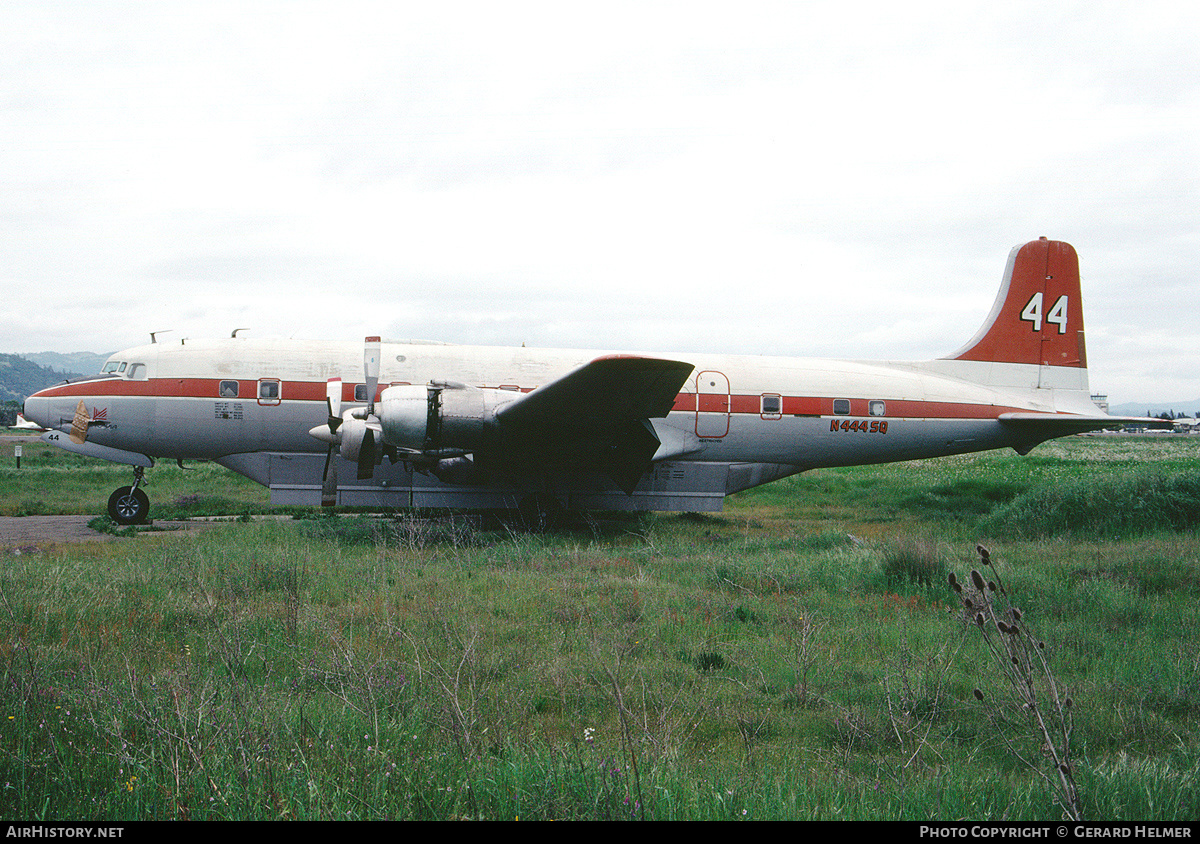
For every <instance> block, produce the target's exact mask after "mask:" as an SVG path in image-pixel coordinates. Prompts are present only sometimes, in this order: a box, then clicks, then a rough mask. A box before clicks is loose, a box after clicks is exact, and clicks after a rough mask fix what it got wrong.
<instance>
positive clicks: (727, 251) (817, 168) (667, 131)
mask: <svg viewBox="0 0 1200 844" xmlns="http://www.w3.org/2000/svg"><path fill="white" fill-rule="evenodd" d="M1197 44H1200V4H1196V3H1194V2H1191V3H1185V2H1169V3H1168V2H1162V3H1155V2H1143V3H1128V2H1119V3H1116V2H1113V3H1107V2H1080V3H1067V2H1053V0H1041V2H1035V3H1023V2H994V1H993V2H988V3H970V2H961V0H960V1H959V2H947V3H929V2H907V3H878V2H872V3H866V4H858V3H853V2H828V3H805V2H798V1H797V0H787V2H779V3H769V2H753V1H752V0H751V2H747V0H739V2H737V3H703V2H695V0H693V1H692V2H680V3H654V2H647V0H638V1H637V2H631V3H622V2H612V0H608V2H603V3H586V2H573V3H564V2H561V0H559V2H548V3H528V2H519V0H516V1H515V2H514V1H512V0H510V2H506V3H496V2H460V3H456V2H439V3H421V4H417V3H406V2H380V3H368V2H354V0H349V2H348V1H347V0H337V2H328V3H304V2H296V0H288V2H278V3H276V2H254V0H237V2H219V0H204V2H194V0H192V1H191V2H186V3H185V2H176V1H175V0H155V2H146V3H133V2H130V3H119V2H103V0H87V2H78V3H72V2H66V0H57V2H53V3H47V2H44V0H29V1H28V2H26V0H3V2H2V3H0V285H2V287H0V290H2V292H3V299H2V301H0V351H3V352H38V351H46V350H52V351H61V352H72V351H94V352H109V351H113V350H116V349H120V348H123V347H127V346H132V345H139V344H141V343H144V342H146V341H147V340H148V337H149V334H148V332H150V331H159V330H167V329H170V330H173V332H174V333H173V334H169V335H165V336H164V340H165V341H177V340H178V338H182V337H205V336H228V335H229V332H230V331H231V330H232V329H234V328H238V327H248V328H250V329H252V331H251V334H250V336H258V337H271V336H282V337H304V338H336V339H353V340H357V339H359V338H361V337H363V336H364V335H366V334H381V335H383V336H385V337H389V338H395V339H401V338H409V337H414V338H426V339H439V340H449V341H454V342H463V343H472V342H474V343H484V344H512V345H519V344H521V343H525V344H526V345H528V346H566V347H583V348H597V349H631V350H632V349H636V350H645V351H651V352H660V353H662V352H687V351H712V352H735V353H747V354H783V355H799V356H818V357H851V358H880V359H909V360H911V359H923V358H928V357H937V356H939V355H943V354H946V353H949V352H952V351H954V350H956V349H957V348H959V347H960V346H961V345H962V344H963V343H964V342H965V341H966V340H967V339H968V338H969V337H970V336H971V335H972V334H973V333H974V331H975V329H976V328H977V327H978V325H979V324H980V323H981V322H982V320H983V318H984V316H985V315H986V314H987V313H988V310H989V308H990V306H991V303H992V299H993V298H994V296H995V294H996V290H997V287H998V285H999V282H1000V276H1001V273H1002V271H1003V269H1004V264H1005V260H1006V259H1007V256H1008V253H1009V250H1010V249H1011V248H1012V247H1013V246H1015V245H1017V244H1020V243H1023V242H1025V241H1027V240H1031V239H1034V238H1037V237H1038V236H1041V235H1045V236H1048V237H1051V238H1053V239H1061V240H1066V241H1069V242H1071V243H1072V244H1074V245H1075V247H1076V249H1077V250H1078V251H1079V255H1080V262H1081V267H1082V273H1083V282H1084V312H1085V321H1086V327H1087V340H1088V357H1089V364H1090V368H1091V381H1092V388H1093V390H1096V391H1101V392H1107V393H1108V394H1109V396H1110V398H1111V400H1112V401H1113V402H1114V403H1118V402H1124V401H1152V400H1154V401H1170V400H1177V401H1182V400H1188V399H1194V398H1197V397H1198V396H1200V381H1198V374H1200V296H1197V294H1196V287H1195V276H1196V273H1197V269H1198V268H1200V232H1198V229H1197V224H1198V222H1200V50H1198V49H1197ZM448 375H449V376H451V377H452V376H453V373H448Z"/></svg>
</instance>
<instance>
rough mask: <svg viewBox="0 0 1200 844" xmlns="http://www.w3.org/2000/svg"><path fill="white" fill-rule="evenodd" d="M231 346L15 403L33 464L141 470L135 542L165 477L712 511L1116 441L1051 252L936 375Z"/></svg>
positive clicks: (117, 371)
mask: <svg viewBox="0 0 1200 844" xmlns="http://www.w3.org/2000/svg"><path fill="white" fill-rule="evenodd" d="M234 334H235V336H234V337H231V338H230V339H227V340H217V341H190V340H189V341H187V342H185V343H182V344H179V345H174V344H172V345H167V344H164V343H151V344H150V345H146V346H139V347H136V348H132V349H126V350H125V351H122V352H118V353H117V354H115V355H113V356H112V357H111V358H109V360H108V362H107V363H106V364H105V366H104V370H103V372H102V373H101V374H100V375H98V376H95V377H92V378H87V379H83V380H79V381H73V382H67V383H63V384H59V385H57V386H55V387H50V388H49V389H45V390H42V391H41V392H39V393H36V394H35V395H33V396H30V397H29V399H28V400H27V401H26V402H25V408H24V412H25V417H26V418H27V419H29V420H30V421H32V422H35V423H36V424H38V425H41V426H43V427H45V428H47V429H48V431H47V433H45V434H43V436H42V439H43V440H45V441H47V442H50V443H53V444H55V445H57V446H61V447H62V448H65V449H67V450H68V451H73V452H78V453H81V454H85V455H91V456H94V457H99V458H102V459H105V460H111V461H115V462H118V463H126V464H129V465H131V466H133V467H134V482H133V484H132V485H130V486H126V487H122V488H121V489H118V490H117V491H116V492H114V493H113V495H112V498H111V499H110V501H109V513H110V515H111V516H112V518H113V519H114V520H116V521H117V522H120V523H123V524H129V523H136V522H141V521H143V520H145V518H146V515H147V512H148V509H149V501H148V499H147V496H146V494H145V492H144V491H143V490H142V489H141V486H142V484H143V482H144V478H143V472H144V469H146V468H148V467H150V466H153V465H154V461H155V459H156V458H167V459H173V460H178V461H183V460H189V459H191V460H213V461H216V462H217V463H219V464H221V465H222V466H225V467H226V468H229V469H232V470H233V471H235V472H238V473H239V474H242V475H245V476H246V477H248V478H251V479H253V480H254V481H257V482H258V483H260V484H263V485H264V486H267V487H269V488H270V490H271V501H272V503H276V504H292V505H314V506H315V505H318V504H323V505H326V506H333V505H344V506H356V507H381V508H423V507H431V508H435V507H456V508H458V507H461V508H512V507H522V508H524V507H528V508H530V509H531V510H532V511H533V512H535V513H538V512H547V511H553V510H555V509H567V510H583V509H605V510H680V511H716V510H720V509H721V507H722V503H723V500H724V497H725V496H726V495H729V494H731V493H734V492H737V491H739V490H743V489H747V488H749V487H753V486H757V485H759V484H763V483H766V482H768V481H773V480H776V479H779V478H783V477H786V476H788V475H792V474H795V473H797V472H802V471H804V470H806V469H813V468H817V467H826V466H847V465H857V464H866V463H884V462H889V461H898V460H914V459H918V458H927V457H938V456H943V455H949V454H960V453H965V452H974V451H983V450H985V449H995V448H1005V447H1011V448H1013V449H1015V450H1016V451H1018V452H1020V453H1022V454H1024V453H1026V452H1028V451H1029V450H1030V449H1031V448H1033V447H1034V446H1035V445H1037V444H1038V443H1040V442H1043V441H1044V440H1047V439H1051V438H1053V437H1060V436H1064V435H1066V434H1074V433H1079V432H1083V431H1089V430H1097V429H1101V428H1105V427H1109V426H1113V425H1116V424H1119V423H1121V422H1123V421H1128V420H1125V419H1122V418H1117V417H1111V416H1108V415H1106V414H1104V413H1102V412H1100V410H1099V408H1097V407H1096V405H1095V404H1093V403H1092V401H1091V397H1090V394H1089V389H1088V374H1087V359H1086V356H1085V353H1084V339H1083V338H1084V335H1083V309H1082V306H1081V302H1080V285H1079V262H1078V258H1077V256H1076V254H1075V250H1074V249H1073V248H1072V247H1071V246H1070V245H1069V244H1066V243H1061V242H1058V241H1051V240H1046V239H1045V238H1042V239H1040V240H1035V241H1032V242H1030V243H1027V244H1025V245H1024V246H1021V247H1018V248H1016V249H1014V250H1013V251H1012V253H1011V255H1010V256H1009V260H1008V266H1007V268H1006V270H1005V274H1004V278H1003V283H1002V285H1001V288H1000V293H999V295H998V296H997V298H996V302H995V305H994V306H993V308H992V311H991V313H990V315H989V316H988V318H987V320H986V321H985V322H984V324H983V327H982V328H980V330H979V331H978V332H977V333H976V334H975V336H974V337H973V338H972V339H971V340H970V341H969V342H967V344H966V345H965V346H963V347H962V348H961V349H960V350H958V351H957V352H955V353H953V354H951V355H948V356H947V357H944V358H940V359H937V360H931V361H920V362H897V361H888V362H879V363H867V362H861V361H833V360H814V359H807V358H772V357H752V356H716V355H707V354H704V355H699V354H697V355H689V354H681V355H666V356H660V355H645V354H631V353H611V352H587V351H566V350H534V349H526V348H523V347H522V348H499V347H486V346H459V345H447V344H438V343H425V342H407V343H392V342H382V341H381V340H380V339H379V338H377V337H368V338H367V340H366V343H365V354H364V346H363V345H358V344H354V343H329V342H308V341H263V340H253V339H247V338H239V337H236V332H234ZM360 372H361V373H362V380H361V381H359V380H358V379H357V377H356V376H357V375H358V373H360ZM1142 421H1145V420H1142ZM385 458H386V459H385Z"/></svg>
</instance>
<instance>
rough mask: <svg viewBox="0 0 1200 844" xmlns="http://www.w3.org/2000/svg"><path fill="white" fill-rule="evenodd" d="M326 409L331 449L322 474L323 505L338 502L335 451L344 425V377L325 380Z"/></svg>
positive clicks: (327, 454) (331, 505) (328, 451)
mask: <svg viewBox="0 0 1200 844" xmlns="http://www.w3.org/2000/svg"><path fill="white" fill-rule="evenodd" d="M325 409H326V411H327V413H328V416H329V419H328V421H327V422H326V424H327V425H328V426H329V449H328V450H327V451H326V452H325V471H324V472H323V473H322V475H321V506H322V507H333V506H334V505H335V504H337V462H336V461H335V460H334V459H333V451H334V449H335V448H337V447H338V439H337V432H338V428H340V427H342V379H341V378H330V379H329V380H328V381H326V382H325Z"/></svg>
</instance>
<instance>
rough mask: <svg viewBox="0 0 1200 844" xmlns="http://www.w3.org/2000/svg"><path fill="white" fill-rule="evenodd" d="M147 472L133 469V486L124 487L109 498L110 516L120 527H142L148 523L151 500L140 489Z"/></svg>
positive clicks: (136, 467) (141, 469) (140, 468)
mask: <svg viewBox="0 0 1200 844" xmlns="http://www.w3.org/2000/svg"><path fill="white" fill-rule="evenodd" d="M145 474H146V470H145V469H143V468H142V467H141V466H134V467H133V486H123V487H121V488H120V489H118V490H116V491H115V492H114V493H113V494H112V495H110V496H109V497H108V515H109V517H110V518H111V519H112V520H113V521H114V522H116V523H117V524H119V525H141V524H145V523H146V515H147V514H148V513H149V512H150V499H149V498H148V497H147V496H146V493H144V492H142V490H141V489H139V487H140V486H141V485H142V480H143V477H144V476H145Z"/></svg>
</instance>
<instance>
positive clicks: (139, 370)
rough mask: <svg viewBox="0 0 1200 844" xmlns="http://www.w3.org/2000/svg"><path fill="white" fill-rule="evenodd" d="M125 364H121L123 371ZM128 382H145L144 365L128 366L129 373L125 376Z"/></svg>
mask: <svg viewBox="0 0 1200 844" xmlns="http://www.w3.org/2000/svg"><path fill="white" fill-rule="evenodd" d="M124 367H125V364H121V368H122V369H124ZM125 377H126V378H128V379H129V380H130V381H145V380H146V364H144V363H134V364H130V365H129V372H128V373H127V374H126V375H125Z"/></svg>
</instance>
